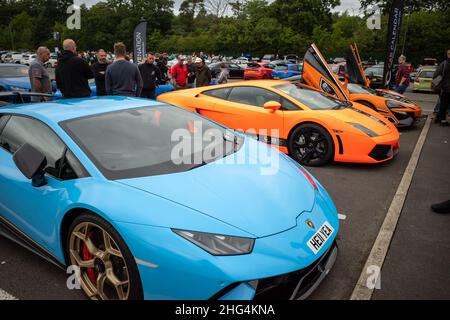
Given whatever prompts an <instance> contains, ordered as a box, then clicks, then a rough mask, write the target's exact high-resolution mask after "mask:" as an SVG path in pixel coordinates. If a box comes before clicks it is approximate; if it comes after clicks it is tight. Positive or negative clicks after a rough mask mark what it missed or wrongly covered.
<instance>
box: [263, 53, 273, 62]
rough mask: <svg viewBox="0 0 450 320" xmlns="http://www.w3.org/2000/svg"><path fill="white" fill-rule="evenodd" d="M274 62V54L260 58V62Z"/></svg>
mask: <svg viewBox="0 0 450 320" xmlns="http://www.w3.org/2000/svg"><path fill="white" fill-rule="evenodd" d="M273 60H275V55H274V54H265V55H264V56H263V57H262V58H261V62H271V61H273Z"/></svg>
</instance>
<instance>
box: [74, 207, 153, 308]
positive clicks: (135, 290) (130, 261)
mask: <svg viewBox="0 0 450 320" xmlns="http://www.w3.org/2000/svg"><path fill="white" fill-rule="evenodd" d="M86 222H88V223H91V224H95V225H97V226H99V227H100V228H102V229H103V230H105V231H106V232H107V233H108V234H109V235H110V237H111V238H112V239H113V240H114V242H115V243H116V244H117V247H118V248H119V250H120V251H121V253H122V255H123V258H124V260H125V263H126V267H127V269H128V275H129V281H130V284H129V294H128V300H142V299H143V297H144V295H143V290H142V283H141V278H140V275H139V270H138V267H137V265H136V261H135V260H134V258H133V255H132V254H131V252H130V249H129V248H128V246H127V245H126V243H125V241H124V240H123V239H122V237H121V236H120V234H119V233H118V232H117V231H116V229H114V227H113V226H112V225H111V224H110V223H109V222H108V221H106V220H104V219H103V218H101V217H99V216H98V215H96V214H93V213H91V212H88V211H87V212H85V213H82V214H81V215H79V216H77V217H76V218H75V220H74V221H73V222H72V224H71V225H70V227H69V230H68V232H67V239H66V257H67V260H68V264H69V265H70V258H69V257H70V237H71V234H72V232H73V230H74V229H75V227H76V226H78V225H79V224H81V223H86Z"/></svg>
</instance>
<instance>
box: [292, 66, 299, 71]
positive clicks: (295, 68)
mask: <svg viewBox="0 0 450 320" xmlns="http://www.w3.org/2000/svg"><path fill="white" fill-rule="evenodd" d="M291 70H292V71H300V68H299V66H291Z"/></svg>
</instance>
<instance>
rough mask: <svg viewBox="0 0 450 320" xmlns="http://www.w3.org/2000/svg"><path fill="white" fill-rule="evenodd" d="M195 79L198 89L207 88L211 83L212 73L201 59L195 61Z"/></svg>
mask: <svg viewBox="0 0 450 320" xmlns="http://www.w3.org/2000/svg"><path fill="white" fill-rule="evenodd" d="M195 66H196V67H197V68H196V70H195V78H196V80H197V87H206V86H209V84H210V83H211V78H212V77H211V71H210V70H209V68H208V66H207V65H206V64H205V63H204V62H203V60H202V59H201V58H196V59H195Z"/></svg>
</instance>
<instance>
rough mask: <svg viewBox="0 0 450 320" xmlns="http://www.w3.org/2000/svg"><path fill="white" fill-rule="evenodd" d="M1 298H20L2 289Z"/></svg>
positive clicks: (0, 291) (0, 290)
mask: <svg viewBox="0 0 450 320" xmlns="http://www.w3.org/2000/svg"><path fill="white" fill-rule="evenodd" d="M0 300H19V299H17V298H16V297H14V296H13V295H10V294H9V293H8V292H6V291H4V290H2V289H0Z"/></svg>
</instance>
